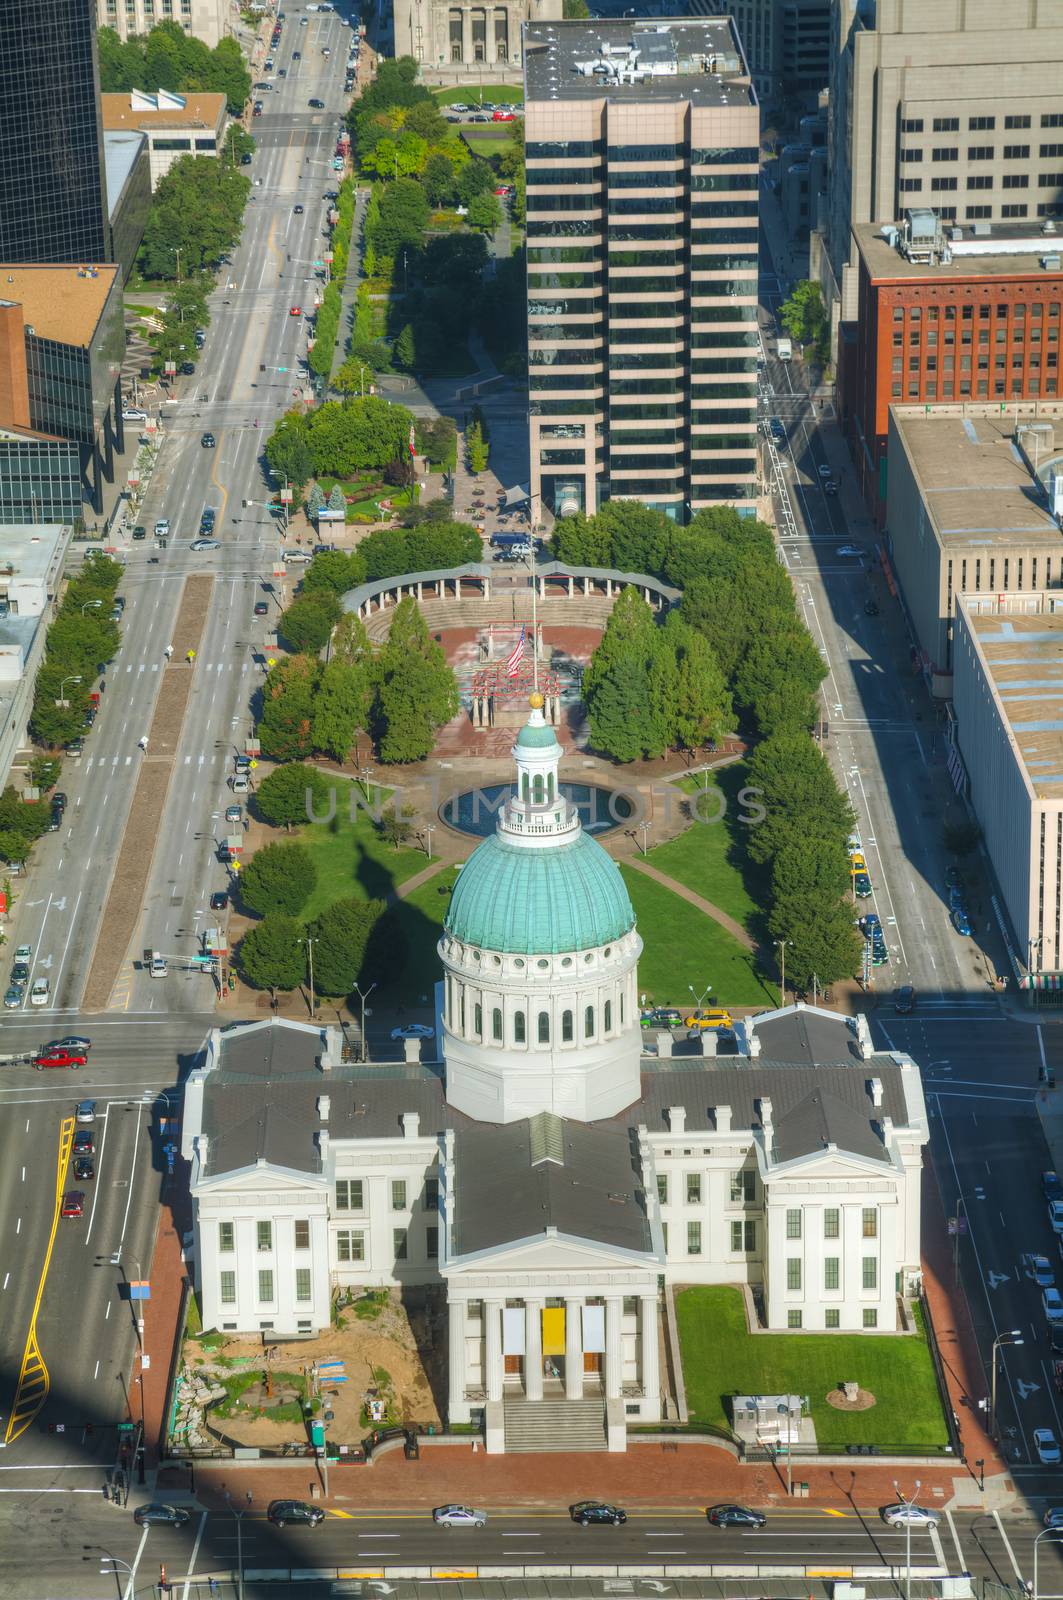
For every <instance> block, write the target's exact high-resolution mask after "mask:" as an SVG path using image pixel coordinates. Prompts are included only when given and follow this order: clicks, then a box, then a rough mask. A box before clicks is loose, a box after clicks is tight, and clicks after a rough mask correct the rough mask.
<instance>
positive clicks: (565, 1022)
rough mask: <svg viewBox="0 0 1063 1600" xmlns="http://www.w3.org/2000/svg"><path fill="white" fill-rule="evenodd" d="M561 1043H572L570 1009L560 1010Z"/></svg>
mask: <svg viewBox="0 0 1063 1600" xmlns="http://www.w3.org/2000/svg"><path fill="white" fill-rule="evenodd" d="M561 1043H562V1044H571V1043H572V1013H571V1011H562V1013H561Z"/></svg>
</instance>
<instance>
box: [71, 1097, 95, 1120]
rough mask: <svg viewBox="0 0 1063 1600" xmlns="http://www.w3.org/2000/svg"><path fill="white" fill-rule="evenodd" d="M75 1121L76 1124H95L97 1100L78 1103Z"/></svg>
mask: <svg viewBox="0 0 1063 1600" xmlns="http://www.w3.org/2000/svg"><path fill="white" fill-rule="evenodd" d="M74 1121H75V1122H95V1121H96V1102H95V1100H79V1101H78V1103H77V1107H76V1109H75V1111H74Z"/></svg>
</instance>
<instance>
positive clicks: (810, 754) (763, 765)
mask: <svg viewBox="0 0 1063 1600" xmlns="http://www.w3.org/2000/svg"><path fill="white" fill-rule="evenodd" d="M749 786H750V788H751V789H753V790H754V791H755V792H756V793H757V794H758V796H759V799H760V802H761V804H762V805H763V807H764V810H765V816H764V819H763V821H762V822H760V824H759V825H758V826H757V827H755V828H750V832H749V841H748V850H749V854H750V856H751V857H752V858H753V860H754V861H756V862H757V863H758V864H761V865H763V864H764V863H766V862H769V861H771V860H772V858H773V857H774V856H775V855H776V854H777V852H778V851H779V850H780V849H782V848H783V846H784V845H786V844H788V843H790V841H791V840H792V839H793V838H794V837H795V836H796V835H799V834H800V833H802V832H804V833H805V834H807V835H809V836H814V837H817V838H821V839H831V838H834V839H846V838H847V837H848V835H849V834H850V833H851V832H852V829H853V827H854V825H855V822H856V819H855V817H854V815H853V812H852V808H851V807H850V805H849V802H848V800H847V799H846V798H845V796H844V795H843V794H842V793H841V792H840V791H839V789H838V785H837V784H836V783H835V781H834V774H833V773H832V771H831V769H830V765H829V763H828V762H827V759H826V757H825V756H824V755H823V753H822V751H821V750H820V749H819V748H818V747H817V746H816V745H814V744H813V743H812V741H811V739H809V737H808V735H807V733H805V732H804V731H799V732H795V731H787V732H785V733H777V734H774V735H773V736H772V737H771V738H769V739H762V740H761V742H760V743H759V744H758V745H757V746H756V748H755V750H754V751H753V754H752V756H751V757H750V760H749Z"/></svg>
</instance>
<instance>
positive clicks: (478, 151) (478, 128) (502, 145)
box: [461, 122, 510, 161]
mask: <svg viewBox="0 0 1063 1600" xmlns="http://www.w3.org/2000/svg"><path fill="white" fill-rule="evenodd" d="M505 128H506V124H505V123H504V122H499V123H487V122H481V123H473V125H472V127H470V128H462V130H461V136H462V139H463V140H464V141H465V143H466V144H467V145H468V147H469V150H470V151H471V152H472V154H473V155H474V156H482V158H483V159H484V160H485V161H486V160H488V159H489V158H490V157H491V156H500V155H503V154H504V153H505V151H506V150H508V148H509V143H510V139H509V134H508V133H506V132H505V131H504V130H505ZM496 129H497V130H498V131H497V132H496Z"/></svg>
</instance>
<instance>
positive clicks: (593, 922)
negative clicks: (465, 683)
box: [446, 729, 635, 955]
mask: <svg viewBox="0 0 1063 1600" xmlns="http://www.w3.org/2000/svg"><path fill="white" fill-rule="evenodd" d="M524 731H525V732H527V729H525V730H524ZM551 736H552V734H551ZM634 923H635V913H634V911H633V910H632V909H631V901H630V900H629V899H628V892H627V888H626V887H625V884H624V880H623V878H622V877H621V875H620V869H619V867H618V866H617V865H616V863H615V861H614V860H613V859H612V857H611V856H610V855H608V854H607V852H606V851H605V850H603V849H602V847H601V845H600V844H598V843H597V842H596V841H595V840H594V839H592V838H591V836H590V835H589V834H587V833H583V832H580V833H578V834H577V835H576V837H575V839H574V840H573V841H572V843H571V844H562V845H557V846H555V847H553V848H547V849H530V850H529V849H525V848H521V847H520V846H519V845H517V846H514V845H510V844H507V843H506V842H505V841H504V840H503V839H501V838H500V837H499V835H498V834H493V835H492V836H491V837H490V838H488V839H485V840H484V842H483V844H481V845H479V846H478V848H477V849H476V850H474V852H473V854H472V855H471V856H470V857H469V859H468V861H467V862H466V864H465V866H464V867H463V868H462V870H461V871H460V872H459V874H458V878H457V882H456V883H455V885H454V892H453V894H452V895H451V897H450V910H449V911H448V913H447V919H446V928H447V932H448V933H450V934H452V935H453V936H454V938H455V939H461V940H462V941H463V942H464V943H465V944H472V945H483V946H484V947H485V948H486V949H488V950H499V951H508V952H512V953H520V954H521V955H536V954H540V953H541V954H543V955H550V954H556V953H557V952H558V951H561V950H587V949H590V948H592V947H593V946H595V945H601V944H608V943H609V941H610V939H618V938H619V937H620V935H621V934H623V933H627V932H628V930H629V929H630V928H632V927H633V926H634Z"/></svg>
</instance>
